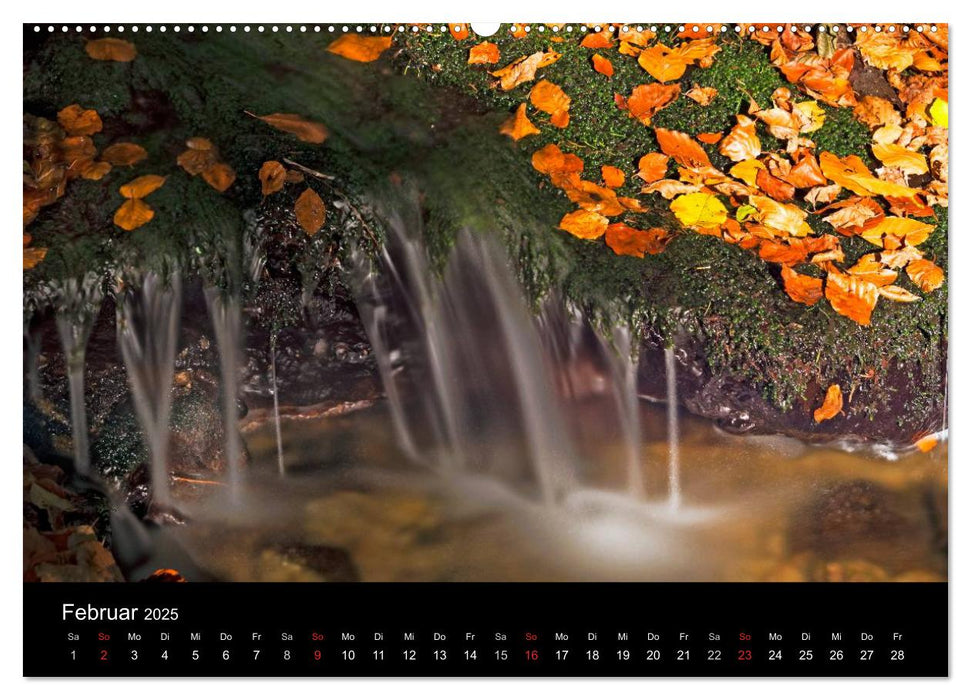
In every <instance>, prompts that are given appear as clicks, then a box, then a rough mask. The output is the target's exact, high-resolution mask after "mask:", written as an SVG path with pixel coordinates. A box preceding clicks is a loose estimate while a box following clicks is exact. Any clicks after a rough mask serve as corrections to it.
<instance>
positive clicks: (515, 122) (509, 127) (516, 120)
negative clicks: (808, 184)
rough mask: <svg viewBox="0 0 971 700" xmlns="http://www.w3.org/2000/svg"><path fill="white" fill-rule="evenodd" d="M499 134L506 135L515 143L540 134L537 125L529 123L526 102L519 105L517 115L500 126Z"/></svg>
mask: <svg viewBox="0 0 971 700" xmlns="http://www.w3.org/2000/svg"><path fill="white" fill-rule="evenodd" d="M499 133H500V134H505V135H506V136H508V137H509V138H511V139H512V140H513V141H518V140H519V139H521V138H523V137H525V136H530V135H532V134H538V133H539V129H537V128H536V125H535V124H533V122H531V121H529V117H527V116H526V103H525V102H523V103H522V104H521V105H519V107H518V108H517V109H516V113H515V114H513V115H512V116H511V117H509V119H507V120H506V121H504V122H503V123H502V124H501V125H500V126H499Z"/></svg>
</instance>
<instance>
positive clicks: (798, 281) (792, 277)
mask: <svg viewBox="0 0 971 700" xmlns="http://www.w3.org/2000/svg"><path fill="white" fill-rule="evenodd" d="M782 284H783V286H784V287H785V290H786V294H788V295H789V298H791V299H792V300H793V301H797V302H799V303H800V304H805V305H806V306H812V305H813V304H815V303H816V302H817V301H819V300H820V299H822V298H823V281H822V280H821V279H816V278H815V277H810V276H809V275H801V274H799V273H798V272H796V271H795V270H793V269H792V268H791V267H789V266H788V265H783V266H782Z"/></svg>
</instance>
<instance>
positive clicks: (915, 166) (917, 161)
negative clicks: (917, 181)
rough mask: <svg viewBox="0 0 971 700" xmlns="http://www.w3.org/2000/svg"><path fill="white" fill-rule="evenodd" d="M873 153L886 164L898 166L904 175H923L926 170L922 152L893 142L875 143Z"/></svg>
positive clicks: (925, 160)
mask: <svg viewBox="0 0 971 700" xmlns="http://www.w3.org/2000/svg"><path fill="white" fill-rule="evenodd" d="M872 149H873V155H875V156H876V157H877V159H878V160H879V161H880V162H881V163H883V164H884V165H886V166H889V167H891V168H900V171H901V172H902V173H904V175H923V174H924V173H926V172H927V159H926V158H924V155H923V154H922V153H917V152H916V151H912V150H910V149H909V148H904V147H903V146H898V145H896V144H893V143H886V144H885V143H875V144H873V146H872Z"/></svg>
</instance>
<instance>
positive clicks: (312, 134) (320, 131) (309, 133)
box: [254, 39, 391, 143]
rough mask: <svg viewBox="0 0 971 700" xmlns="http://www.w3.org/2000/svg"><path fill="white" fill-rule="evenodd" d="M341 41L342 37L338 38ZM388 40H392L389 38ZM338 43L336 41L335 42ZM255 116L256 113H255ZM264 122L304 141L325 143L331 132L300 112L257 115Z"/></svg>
mask: <svg viewBox="0 0 971 700" xmlns="http://www.w3.org/2000/svg"><path fill="white" fill-rule="evenodd" d="M338 41H340V39H338ZM388 41H391V40H390V39H388ZM335 43H336V42H335ZM254 116H255V115H254ZM256 118H257V119H259V120H260V121H262V122H265V123H267V124H269V125H270V126H272V127H273V128H274V129H279V130H280V131H285V132H287V133H288V134H293V135H294V136H296V137H297V138H298V139H300V140H301V141H303V142H304V143H323V142H324V141H325V140H326V139H327V137H328V136H329V135H330V133H329V132H328V131H327V127H326V126H324V125H323V124H321V123H320V122H314V121H310V120H309V119H305V118H304V117H302V116H300V115H299V114H281V113H276V114H267V115H265V116H262V117H256Z"/></svg>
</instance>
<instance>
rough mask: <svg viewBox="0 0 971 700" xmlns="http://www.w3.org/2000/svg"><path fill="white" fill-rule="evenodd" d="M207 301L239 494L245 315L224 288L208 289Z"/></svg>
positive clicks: (229, 461)
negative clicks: (238, 403)
mask: <svg viewBox="0 0 971 700" xmlns="http://www.w3.org/2000/svg"><path fill="white" fill-rule="evenodd" d="M205 294H206V305H207V306H208V307H209V317H210V318H211V320H212V326H213V331H214V333H215V336H216V345H217V346H218V347H219V375H220V377H219V378H220V385H221V388H222V410H223V431H224V433H225V439H226V469H227V473H228V475H229V490H230V493H231V494H232V495H233V496H234V497H235V496H237V495H238V494H239V489H240V483H241V478H242V476H241V474H240V460H241V459H242V454H243V448H242V443H241V441H240V437H239V426H238V409H237V406H236V401H237V395H238V388H239V366H240V362H239V347H240V342H241V338H240V329H241V325H242V315H241V313H240V307H239V300H238V299H237V298H236V297H234V296H230V295H227V294H224V293H223V292H222V291H221V290H219V289H216V288H213V287H210V288H208V289H206V292H205Z"/></svg>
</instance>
